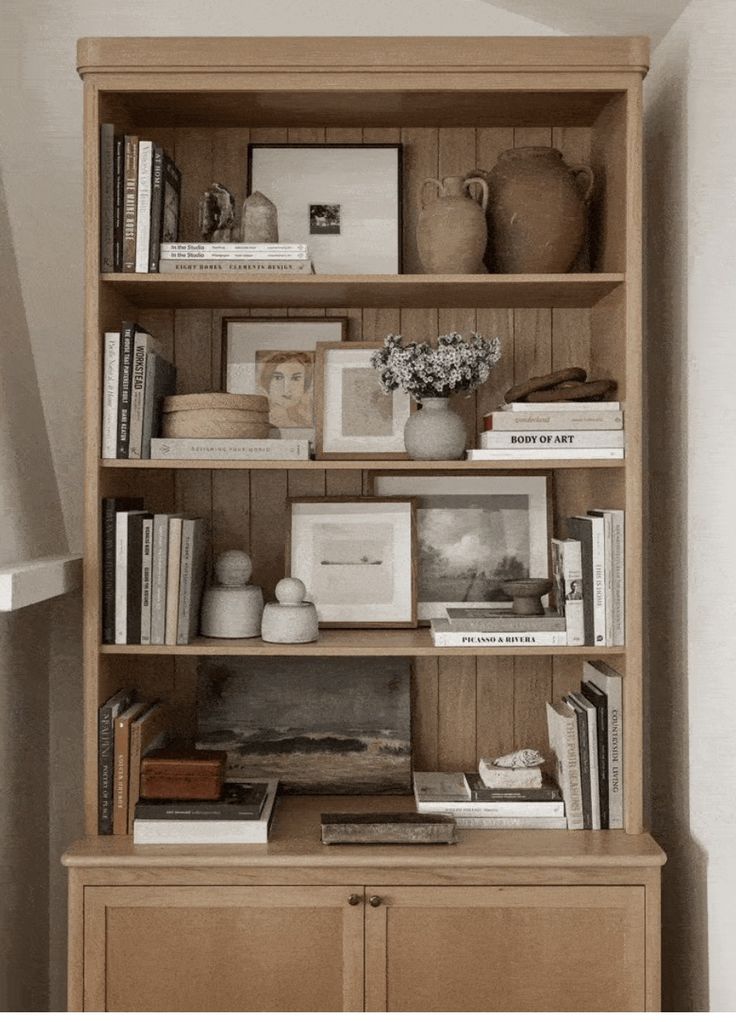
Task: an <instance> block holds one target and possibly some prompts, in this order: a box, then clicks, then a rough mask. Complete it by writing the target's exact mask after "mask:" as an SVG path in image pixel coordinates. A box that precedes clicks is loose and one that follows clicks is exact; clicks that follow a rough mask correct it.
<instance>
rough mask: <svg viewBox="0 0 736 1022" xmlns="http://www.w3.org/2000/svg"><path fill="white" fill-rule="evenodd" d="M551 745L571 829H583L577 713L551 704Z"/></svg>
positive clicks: (548, 715)
mask: <svg viewBox="0 0 736 1022" xmlns="http://www.w3.org/2000/svg"><path fill="white" fill-rule="evenodd" d="M547 730H548V732H549V744H550V748H551V749H552V752H553V754H554V757H555V761H556V767H557V783H558V784H559V786H560V790H561V791H562V797H563V799H564V802H565V813H566V816H567V826H568V829H569V830H582V829H583V789H582V784H581V780H580V749H579V746H578V725H577V720H576V718H575V712H574V710H572V709H570V710H569V713H567V712H566V710H565V708H564V707H563V706H561V705H560V704H559V703H556V704H555V705H554V706H553V705H552V704H551V703H547Z"/></svg>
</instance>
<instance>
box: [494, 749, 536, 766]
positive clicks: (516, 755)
mask: <svg viewBox="0 0 736 1022" xmlns="http://www.w3.org/2000/svg"><path fill="white" fill-rule="evenodd" d="M542 763H544V756H542V755H541V753H539V752H538V751H537V750H536V749H518V750H517V751H516V752H508V753H506V755H505V756H498V757H497V758H496V759H494V760H493V765H494V766H499V767H511V769H512V770H518V769H520V768H522V767H534V766H541V765H542Z"/></svg>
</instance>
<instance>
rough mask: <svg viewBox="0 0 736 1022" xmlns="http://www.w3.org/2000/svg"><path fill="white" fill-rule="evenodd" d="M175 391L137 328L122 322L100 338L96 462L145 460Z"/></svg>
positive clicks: (153, 346)
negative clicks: (99, 435)
mask: <svg viewBox="0 0 736 1022" xmlns="http://www.w3.org/2000/svg"><path fill="white" fill-rule="evenodd" d="M175 390H176V368H175V367H174V366H173V365H172V364H171V363H170V362H168V361H167V360H166V359H165V358H164V357H163V355H162V354H161V350H160V347H159V345H158V342H157V341H156V340H155V338H153V337H152V336H151V335H150V334H149V333H148V332H147V331H146V330H145V329H144V327H142V326H139V325H138V324H137V323H133V322H130V321H128V322H125V323H123V324H122V327H121V329H120V330H119V331H117V330H115V331H110V332H109V333H106V334H105V340H104V356H103V380H102V451H101V453H102V457H103V458H150V457H151V439H152V438H153V437H155V436H156V435H157V434H159V433H160V432H161V410H162V407H163V400H164V398H165V397H167V396H168V395H169V394H173V393H174V392H175Z"/></svg>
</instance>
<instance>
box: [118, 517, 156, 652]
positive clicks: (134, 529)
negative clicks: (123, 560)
mask: <svg viewBox="0 0 736 1022" xmlns="http://www.w3.org/2000/svg"><path fill="white" fill-rule="evenodd" d="M152 517H153V516H152V515H130V516H129V517H128V587H127V594H128V602H127V611H126V617H127V621H126V629H125V632H126V639H127V643H128V645H129V646H137V645H139V644H140V641H141V603H142V599H143V519H144V518H152Z"/></svg>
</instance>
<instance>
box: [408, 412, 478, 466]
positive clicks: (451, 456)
mask: <svg viewBox="0 0 736 1022" xmlns="http://www.w3.org/2000/svg"><path fill="white" fill-rule="evenodd" d="M421 405H422V406H421V408H420V409H419V411H416V412H414V413H413V414H412V415H410V416H409V418H408V419H407V420H406V425H405V426H404V447H405V448H406V453H407V454H408V455H409V457H410V458H411V459H412V461H457V460H458V459H459V458H462V457H463V455H464V454H465V440H466V437H465V423H464V422H463V420H462V419H461V418H460V416H459V415H458V414H457V412H454V411H453V410H452V408H450V399H449V398H448V397H426V398H422V402H421Z"/></svg>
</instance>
